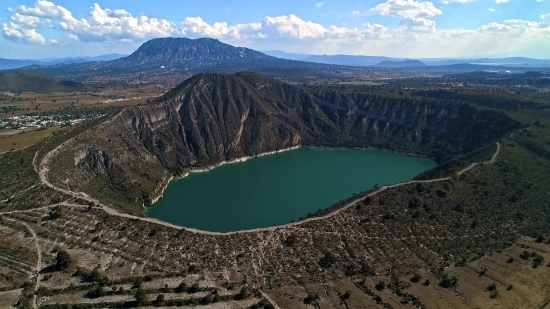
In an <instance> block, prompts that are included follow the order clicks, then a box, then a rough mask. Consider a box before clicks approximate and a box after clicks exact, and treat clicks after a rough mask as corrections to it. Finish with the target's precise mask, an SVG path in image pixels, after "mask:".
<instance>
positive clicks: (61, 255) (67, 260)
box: [55, 250, 71, 270]
mask: <svg viewBox="0 0 550 309" xmlns="http://www.w3.org/2000/svg"><path fill="white" fill-rule="evenodd" d="M55 260H56V263H55V266H56V267H57V269H59V270H64V269H67V267H69V265H70V264H71V256H70V255H69V253H68V252H67V251H65V250H61V251H58V252H57V256H56V258H55Z"/></svg>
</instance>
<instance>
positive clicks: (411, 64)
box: [376, 60, 427, 68]
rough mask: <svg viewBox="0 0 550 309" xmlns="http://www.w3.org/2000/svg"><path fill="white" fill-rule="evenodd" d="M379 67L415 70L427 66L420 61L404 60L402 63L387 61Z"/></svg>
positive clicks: (379, 64) (378, 65)
mask: <svg viewBox="0 0 550 309" xmlns="http://www.w3.org/2000/svg"><path fill="white" fill-rule="evenodd" d="M376 66H377V67H386V68H414V67H425V66H427V64H425V63H424V62H422V61H420V60H402V61H391V60H386V61H382V62H380V63H378V64H377V65H376Z"/></svg>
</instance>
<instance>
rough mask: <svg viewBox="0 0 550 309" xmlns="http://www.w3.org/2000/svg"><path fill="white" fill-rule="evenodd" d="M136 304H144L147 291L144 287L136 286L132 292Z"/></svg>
mask: <svg viewBox="0 0 550 309" xmlns="http://www.w3.org/2000/svg"><path fill="white" fill-rule="evenodd" d="M134 297H135V298H136V301H137V303H138V304H144V303H145V302H146V301H147V292H145V290H144V289H142V288H138V289H137V290H136V293H135V294H134Z"/></svg>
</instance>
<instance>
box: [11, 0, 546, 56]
mask: <svg viewBox="0 0 550 309" xmlns="http://www.w3.org/2000/svg"><path fill="white" fill-rule="evenodd" d="M1 6H3V8H1ZM0 31H1V32H2V35H1V36H0V57H2V58H11V59H45V58H61V57H78V56H96V55H102V54H108V53H123V54H130V53H132V52H133V51H134V50H135V49H137V48H138V47H139V46H140V45H141V44H142V43H143V42H145V41H147V40H149V39H152V38H157V37H188V38H198V37H211V38H216V39H219V40H220V41H222V42H224V43H228V44H231V45H235V46H243V47H248V48H252V49H256V50H282V51H286V52H293V53H308V54H350V55H371V56H390V57H410V58H436V57H439V58H446V57H486V56H491V57H504V56H525V57H535V58H546V59H550V0H437V1H433V2H430V1H422V0H369V1H361V0H349V1H348V0H332V1H331V0H324V1H318V0H314V1H310V0H276V1H258V0H198V1H197V0H194V1H189V0H156V1H155V0H109V1H104V0H96V1H88V0H78V1H75V0H53V1H46V0H30V1H27V0H19V1H16V0H2V1H1V2H0Z"/></svg>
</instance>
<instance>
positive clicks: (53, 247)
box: [0, 39, 550, 309]
mask: <svg viewBox="0 0 550 309" xmlns="http://www.w3.org/2000/svg"><path fill="white" fill-rule="evenodd" d="M245 55H246V57H245ZM247 58H250V60H247ZM138 62H139V63H140V65H138V64H136V63H138ZM167 63H169V64H170V65H167ZM304 63H305V64H304ZM304 63H301V62H293V61H291V60H281V59H279V58H274V57H269V56H267V55H264V54H262V53H259V52H256V51H254V50H249V49H242V48H235V47H232V46H230V45H227V44H222V43H221V42H219V41H216V40H210V39H208V40H180V39H156V40H152V41H150V42H147V43H146V44H144V45H143V46H142V47H140V48H139V49H138V50H137V51H136V52H135V53H134V54H131V55H129V56H128V57H122V58H118V59H116V60H112V61H102V62H82V63H76V64H74V63H73V64H56V65H53V66H47V67H40V68H39V67H36V68H32V67H31V68H27V69H31V70H35V69H36V70H38V71H43V72H45V73H46V74H50V75H51V76H50V77H45V76H44V75H42V73H40V78H41V79H44V78H45V82H43V83H42V84H41V85H46V86H48V85H50V86H51V87H53V88H51V89H55V90H48V89H46V90H45V91H44V92H43V93H41V92H40V91H42V89H32V88H29V87H28V85H25V83H21V82H20V83H18V85H23V86H25V87H24V88H20V87H19V86H18V85H16V86H17V87H16V88H18V89H17V91H13V89H12V90H9V89H8V90H6V92H5V93H3V94H2V96H0V100H1V101H0V103H1V104H0V106H13V108H10V109H9V110H8V109H5V110H4V109H3V110H2V116H1V117H0V118H2V119H9V120H8V121H9V128H10V129H3V131H0V134H2V132H7V133H6V134H8V135H6V138H2V136H0V138H2V139H0V145H2V146H3V144H1V143H2V141H6V143H7V144H10V143H11V145H7V146H6V147H7V148H9V150H7V152H2V151H0V174H1V175H2V177H0V306H6V307H8V306H9V307H10V308H11V307H12V306H13V307H16V308H45V309H49V308H52V309H54V308H67V307H71V308H128V307H183V308H205V309H206V308H304V309H305V308H309V309H312V308H342V309H344V308H345V309H347V308H544V306H547V305H548V304H549V302H550V290H549V284H550V281H549V280H548V278H550V276H549V274H550V263H549V261H550V224H549V222H550V206H549V204H548V202H547V201H548V200H549V194H550V193H549V192H550V191H548V183H550V174H549V173H548V171H550V146H549V145H550V134H549V133H550V114H549V113H548V111H549V110H550V97H549V96H548V93H547V92H544V91H542V89H544V87H546V86H545V85H546V81H545V77H544V75H540V74H538V73H537V74H534V75H533V74H524V73H523V72H519V73H518V72H516V73H511V74H510V75H501V74H500V73H498V72H497V73H495V72H470V73H464V74H462V73H461V74H455V73H456V72H455V73H453V74H447V73H445V72H442V71H437V70H435V69H433V68H431V69H426V68H424V67H422V68H420V69H419V68H416V67H415V68H412V67H411V68H403V67H396V68H388V67H384V68H376V69H374V68H358V67H343V66H338V65H328V64H322V65H318V64H311V63H307V62H304ZM408 64H410V65H413V66H415V65H416V64H418V63H415V62H412V63H408ZM388 65H390V64H388ZM391 65H392V66H393V65H396V66H397V64H395V63H392V64H391ZM161 66H164V68H161ZM428 67H429V66H428ZM195 73H197V74H195ZM507 74H508V73H507ZM32 76H34V75H32ZM54 76H55V77H54ZM33 78H34V77H33ZM56 79H71V80H76V82H75V81H73V82H72V83H75V84H71V85H72V86H74V87H77V88H79V89H85V90H82V91H77V89H71V90H69V91H66V89H62V90H63V91H65V92H59V91H58V90H59V89H57V88H55V87H57V86H56V85H57V84H56V82H54V81H52V80H56ZM31 84H32V83H31ZM523 84H525V85H530V87H533V89H536V90H537V91H525V92H523V91H520V88H522V87H518V85H523ZM75 85H76V86H75ZM50 86H48V87H50ZM72 86H71V87H72ZM88 89H92V90H91V91H87V90H88ZM37 90H40V91H37ZM539 90H541V91H539ZM35 99H36V100H35ZM54 101H55V102H54ZM73 102H74V104H73ZM38 104H40V106H39V108H38V109H36V108H35V109H34V111H31V110H30V109H32V107H33V106H35V107H36V106H38ZM27 108H29V110H27ZM13 117H20V118H17V121H19V120H20V119H21V117H23V119H27V118H25V117H52V118H51V119H53V120H52V121H58V120H56V119H62V120H63V121H67V122H68V123H67V124H66V125H63V126H62V127H59V124H55V123H54V124H55V125H52V126H50V125H45V130H41V131H32V132H31V131H29V132H25V133H20V134H17V135H11V134H12V133H13V131H14V130H20V129H21V126H23V125H28V123H31V122H32V123H33V124H35V123H36V121H34V119H35V118H31V119H33V121H30V120H29V121H27V122H20V121H19V122H15V120H14V119H15V118H13ZM36 119H38V118H36ZM43 119H50V118H40V121H43ZM71 119H72V120H75V119H78V120H79V121H72V122H71ZM40 121H39V122H40ZM7 130H10V131H7ZM54 131H55V134H54ZM38 133H40V136H38V135H39V134H38ZM31 134H36V135H37V136H36V137H34V136H32V137H31V136H29V135H31ZM21 138H24V141H19V140H15V139H21ZM14 143H16V145H14ZM14 146H17V147H14ZM11 148H13V149H11ZM0 149H3V148H0ZM289 149H293V150H289ZM354 149H355V150H354ZM284 150H289V151H284ZM278 152H281V153H278ZM266 153H268V154H271V155H265V156H262V155H263V154H266ZM245 158H251V159H250V160H247V161H246V162H242V163H235V164H224V163H225V162H238V161H244V159H245ZM428 158H430V159H428ZM213 166H216V168H214V169H211V167H213ZM203 170H209V171H208V172H206V173H193V172H194V171H203ZM190 173H191V174H190ZM189 174H190V175H189ZM371 174H372V175H371ZM185 176H186V177H185ZM367 176H368V177H367ZM371 176H372V177H371ZM182 177H185V178H184V179H179V180H174V179H178V178H182ZM182 200H183V201H186V202H188V203H189V204H187V205H186V204H184V202H182ZM182 204H183V206H182ZM257 205H260V206H261V207H258V206H257ZM165 209H166V210H168V211H166V212H164V211H165ZM262 216H263V217H262ZM260 217H261V218H260ZM161 220H162V221H161Z"/></svg>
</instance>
